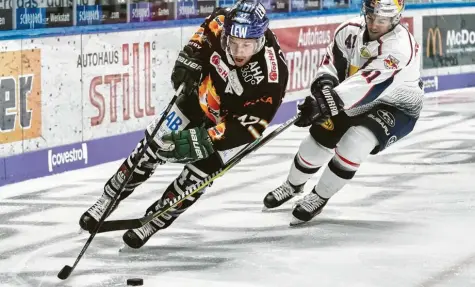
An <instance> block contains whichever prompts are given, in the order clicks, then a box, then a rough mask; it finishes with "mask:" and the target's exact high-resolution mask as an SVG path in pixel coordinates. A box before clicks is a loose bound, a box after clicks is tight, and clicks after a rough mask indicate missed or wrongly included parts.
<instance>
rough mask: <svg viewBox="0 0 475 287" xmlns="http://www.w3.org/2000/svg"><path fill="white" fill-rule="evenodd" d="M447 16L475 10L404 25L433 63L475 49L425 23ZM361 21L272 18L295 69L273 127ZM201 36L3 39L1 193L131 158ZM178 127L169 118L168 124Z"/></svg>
mask: <svg viewBox="0 0 475 287" xmlns="http://www.w3.org/2000/svg"><path fill="white" fill-rule="evenodd" d="M440 15H444V16H445V15H459V16H460V15H466V17H469V16H468V15H471V18H474V17H475V7H464V8H463V9H460V8H439V9H426V10H412V11H407V12H406V13H405V14H404V16H405V18H404V23H406V25H407V26H408V28H409V30H410V31H411V32H413V34H414V35H415V37H416V39H417V41H418V43H419V45H420V46H421V49H420V52H421V53H423V57H426V58H429V56H430V55H431V54H434V53H435V54H443V53H444V52H447V51H448V50H446V51H444V49H448V45H449V44H450V43H449V42H450V41H449V39H448V37H449V36H450V37H454V38H453V39H455V40H453V39H452V40H451V41H458V42H460V43H458V44H459V46H460V47H462V48H463V49H465V50H463V51H462V50H461V51H460V52H459V53H465V52H469V53H470V52H471V51H472V50H471V48H473V50H474V51H475V48H474V47H475V26H473V25H472V22H468V26H466V27H462V28H460V27H459V29H458V30H457V29H455V28H454V30H450V31H448V32H447V33H446V34H444V32H443V31H442V32H441V35H440V40H439V39H438V38H437V37H438V35H435V36H434V34H430V35H428V32H427V31H428V30H427V29H429V28H428V27H425V24H424V19H425V18H424V17H426V18H430V17H435V16H440ZM355 16H357V15H355V14H351V15H335V16H325V17H322V16H320V17H313V18H312V17H304V18H292V19H282V20H272V21H271V28H272V29H273V30H274V31H275V33H276V34H277V36H278V37H279V41H280V43H281V45H282V48H283V50H284V52H285V53H286V56H287V61H288V64H289V68H290V72H291V76H290V82H289V86H288V95H287V96H286V100H285V102H284V104H283V105H282V107H281V109H280V110H279V112H278V115H277V116H276V118H275V119H274V121H273V124H278V123H282V122H283V121H285V120H286V119H288V118H290V117H291V116H293V115H294V114H295V112H296V105H297V101H298V100H300V99H302V98H303V97H304V96H305V95H306V93H307V92H306V91H307V89H308V87H309V84H310V82H311V80H312V78H313V77H312V76H313V74H314V73H315V71H316V69H315V67H316V64H317V63H319V62H320V60H321V57H322V55H323V53H324V50H325V47H326V46H327V45H328V43H329V42H330V40H331V38H332V37H333V33H334V30H335V28H336V27H337V26H338V25H339V24H340V23H341V22H343V21H344V20H346V19H348V18H351V17H355ZM473 23H475V22H473ZM430 28H432V27H430ZM195 29H196V26H186V27H173V28H161V29H147V30H137V31H124V32H110V33H100V34H79V35H71V36H57V37H49V38H32V39H21V40H8V41H2V43H1V44H2V45H1V47H0V65H1V66H2V77H1V78H0V81H1V87H2V89H4V91H1V92H2V93H4V95H7V96H5V97H4V98H5V100H4V102H2V109H3V114H2V115H3V121H2V122H1V123H0V124H1V126H0V128H1V129H0V143H1V144H0V186H1V185H4V184H8V183H12V182H17V181H21V180H25V179H29V178H33V177H39V176H46V175H49V174H53V173H58V172H63V171H67V170H72V169H77V168H83V167H87V166H91V165H96V164H100V163H104V162H108V161H112V160H117V159H119V158H122V157H125V156H126V155H128V154H129V152H130V151H131V150H132V149H133V147H134V146H135V144H136V142H137V141H138V140H139V139H140V138H141V137H142V135H143V129H144V128H145V126H146V125H147V123H148V122H149V121H151V120H152V119H154V118H155V117H156V116H157V115H159V114H160V111H161V110H162V109H163V108H164V107H165V105H166V104H167V102H168V99H169V98H170V97H171V96H172V95H173V90H172V87H171V85H170V80H169V79H170V73H171V70H172V67H173V64H174V61H175V58H176V56H177V54H178V51H179V50H180V49H181V48H182V47H183V45H184V44H185V43H186V42H187V41H188V39H189V38H190V37H191V35H192V34H193V33H194V31H195ZM434 29H435V27H434ZM308 37H310V38H308ZM433 37H434V38H433ZM472 38H473V39H472ZM309 39H310V40H309ZM434 39H435V40H434ZM438 41H440V42H441V44H439V43H438ZM433 42H435V43H436V44H435V45H433ZM427 45H431V46H430V47H428V46H427ZM439 45H440V47H442V48H440V49H439ZM434 49H435V50H434ZM446 54H447V53H446ZM444 57H448V55H444ZM426 60H427V61H429V59H425V61H426ZM444 61H445V60H444ZM474 63H475V62H474ZM424 65H425V64H424ZM474 73H475V65H474V64H472V63H466V62H465V63H459V64H458V65H452V66H449V67H442V68H440V67H428V68H427V67H424V69H423V72H422V75H423V76H424V79H423V80H424V82H425V84H426V91H427V92H432V91H441V90H447V89H454V88H463V87H468V86H473V85H475V80H474V78H475V77H474V75H475V74H474ZM174 120H176V119H172V118H170V119H168V124H169V125H172V124H173V121H174Z"/></svg>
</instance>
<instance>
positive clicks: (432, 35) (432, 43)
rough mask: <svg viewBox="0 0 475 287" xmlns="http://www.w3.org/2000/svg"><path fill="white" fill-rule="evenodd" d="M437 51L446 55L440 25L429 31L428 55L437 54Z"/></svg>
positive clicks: (441, 54)
mask: <svg viewBox="0 0 475 287" xmlns="http://www.w3.org/2000/svg"><path fill="white" fill-rule="evenodd" d="M437 40H439V41H437ZM437 44H438V45H437ZM431 48H432V49H431ZM431 52H432V53H431ZM437 53H438V54H439V55H440V56H443V55H444V51H442V35H441V34H440V29H439V27H435V28H430V29H429V30H428V31H427V47H426V57H431V56H435V55H437Z"/></svg>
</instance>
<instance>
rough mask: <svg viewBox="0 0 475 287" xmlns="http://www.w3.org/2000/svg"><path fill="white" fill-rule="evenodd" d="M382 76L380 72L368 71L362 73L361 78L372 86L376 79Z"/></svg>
mask: <svg viewBox="0 0 475 287" xmlns="http://www.w3.org/2000/svg"><path fill="white" fill-rule="evenodd" d="M379 75H381V72H380V71H367V72H363V73H361V76H363V78H365V79H366V83H368V84H370V83H371V82H372V81H373V80H374V79H376V78H377V77H378V76H379Z"/></svg>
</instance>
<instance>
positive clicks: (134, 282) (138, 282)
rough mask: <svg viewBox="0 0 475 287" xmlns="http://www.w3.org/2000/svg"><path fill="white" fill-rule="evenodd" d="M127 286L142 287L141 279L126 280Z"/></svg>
mask: <svg viewBox="0 0 475 287" xmlns="http://www.w3.org/2000/svg"><path fill="white" fill-rule="evenodd" d="M127 285H128V286H142V285H143V279H142V278H130V279H127Z"/></svg>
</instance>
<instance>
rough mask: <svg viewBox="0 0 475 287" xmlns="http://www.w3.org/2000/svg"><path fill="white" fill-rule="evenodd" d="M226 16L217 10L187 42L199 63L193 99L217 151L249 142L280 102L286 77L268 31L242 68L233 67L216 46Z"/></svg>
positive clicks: (267, 123) (279, 54)
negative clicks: (200, 70) (207, 123)
mask: <svg viewBox="0 0 475 287" xmlns="http://www.w3.org/2000/svg"><path fill="white" fill-rule="evenodd" d="M226 13H227V10H225V9H223V8H217V9H216V10H215V11H214V12H213V13H212V14H211V15H210V16H209V17H208V18H206V20H205V21H204V23H203V24H202V25H201V26H200V28H199V29H198V31H196V32H195V33H194V35H193V36H192V38H191V39H190V41H189V43H188V44H187V46H189V47H191V48H192V49H193V50H194V52H195V53H197V55H198V56H197V57H198V58H200V59H201V60H202V62H203V63H204V65H203V74H202V79H201V83H200V85H199V90H198V96H199V102H200V106H201V108H202V110H203V111H204V113H205V114H206V116H207V118H208V119H209V120H210V121H211V122H213V125H214V126H212V127H211V128H209V129H208V133H209V134H210V136H211V138H212V139H213V142H214V146H215V148H216V149H217V150H218V151H219V150H227V149H231V148H234V147H238V146H241V145H243V144H246V143H250V142H252V141H254V140H255V139H257V138H258V137H260V136H261V135H262V133H263V131H264V130H265V129H266V128H267V126H268V125H269V122H270V121H271V120H272V118H273V117H274V115H275V113H276V112H277V109H278V108H279V106H280V104H281V103H282V99H283V98H284V95H285V89H286V86H287V80H288V75H289V73H288V69H287V65H286V62H285V59H284V55H283V53H282V51H281V50H280V46H279V43H278V41H277V39H276V37H275V35H274V33H273V32H272V31H271V30H270V29H268V30H267V31H266V32H265V38H266V41H265V45H264V48H263V49H262V50H261V51H259V52H258V53H257V54H255V55H253V56H252V58H251V59H250V61H249V62H248V63H247V64H246V65H245V66H243V67H237V66H235V65H234V61H233V59H232V57H231V56H229V54H227V53H226V52H225V51H224V50H223V49H222V47H221V33H222V31H223V24H224V19H225V17H226Z"/></svg>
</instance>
